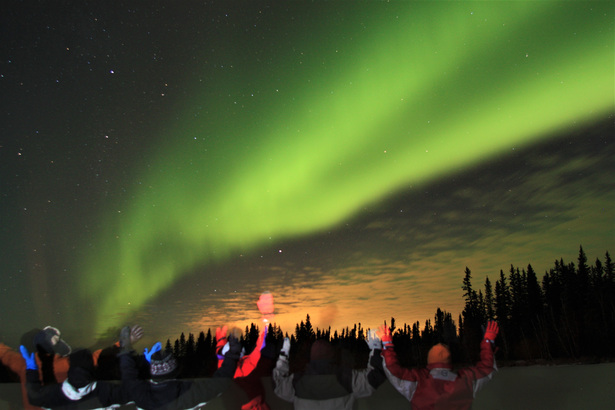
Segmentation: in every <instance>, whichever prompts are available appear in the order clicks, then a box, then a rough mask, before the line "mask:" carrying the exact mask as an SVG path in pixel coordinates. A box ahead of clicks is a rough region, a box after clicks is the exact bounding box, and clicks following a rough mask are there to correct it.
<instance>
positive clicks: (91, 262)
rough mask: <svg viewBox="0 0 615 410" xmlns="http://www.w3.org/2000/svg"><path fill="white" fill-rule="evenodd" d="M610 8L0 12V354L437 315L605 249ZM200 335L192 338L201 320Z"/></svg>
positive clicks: (60, 8)
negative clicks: (40, 331) (271, 318)
mask: <svg viewBox="0 0 615 410" xmlns="http://www.w3.org/2000/svg"><path fill="white" fill-rule="evenodd" d="M614 15H615V6H614V5H613V4H612V3H610V2H592V1H587V2H522V1H519V2H512V1H511V2H403V1H398V2H375V1H373V2H352V3H351V2H318V1H317V2H261V1H249V2H248V1H242V2H235V1H230V2H229V1H212V2H209V1H208V2H204V1H198V2H197V1H192V0H189V1H185V2H180V4H175V3H172V2H168V1H148V2H145V1H115V2H105V3H103V2H75V3H74V4H71V2H62V3H59V2H43V1H38V2H37V1H25V2H17V1H13V2H9V3H8V4H6V5H3V6H2V12H1V13H0V19H1V21H0V27H1V35H2V45H1V46H0V91H1V92H2V100H1V104H2V107H1V110H0V115H2V139H1V140H0V141H1V142H0V167H1V174H0V184H1V196H0V218H1V224H0V228H1V230H0V244H1V245H2V253H1V258H2V259H1V264H0V266H1V267H0V311H1V312H2V315H0V340H5V341H6V342H8V343H11V344H16V343H17V340H18V338H19V336H20V335H21V334H22V333H23V332H25V331H27V330H29V329H31V328H32V327H41V326H45V325H54V326H57V327H59V328H60V329H61V330H62V332H63V335H64V336H65V337H66V339H67V340H68V341H69V342H71V341H72V344H73V345H79V344H81V345H88V344H92V343H93V341H94V340H95V339H96V338H97V337H100V336H102V335H105V334H108V333H109V332H114V331H115V330H116V329H118V328H119V327H120V326H121V325H123V324H125V323H135V322H137V323H140V324H141V325H142V326H143V327H144V328H145V330H146V334H147V338H148V340H163V341H164V340H166V339H167V338H175V337H177V336H178V335H179V333H180V332H192V333H198V332H200V331H201V330H206V329H207V328H210V327H211V328H213V327H216V326H219V325H221V324H229V325H237V326H240V327H244V326H245V325H246V324H248V323H250V322H256V321H257V320H258V318H259V313H258V311H257V309H256V304H255V302H256V300H257V299H258V296H259V295H260V293H261V292H263V291H271V292H272V293H273V294H274V297H275V300H276V318H275V321H276V323H278V324H279V325H281V326H282V328H283V330H285V331H288V332H292V331H293V330H294V325H295V324H296V323H298V322H299V321H300V320H304V319H305V317H306V314H310V316H311V319H312V323H313V325H315V326H318V327H320V328H325V327H328V326H331V327H332V328H333V329H341V328H343V327H346V326H352V325H353V324H354V323H362V325H363V326H364V327H375V326H377V325H378V324H379V323H381V322H382V320H385V319H386V320H389V319H390V318H391V317H395V318H396V321H397V322H398V323H414V322H416V321H421V322H424V321H425V320H426V319H429V318H432V317H433V315H434V313H435V310H436V308H438V307H440V308H441V309H444V310H447V311H448V312H451V313H452V314H453V317H454V318H456V317H457V315H458V314H459V313H460V312H461V309H462V307H463V296H462V295H463V292H462V290H461V282H462V279H463V273H464V270H465V268H466V267H468V268H469V269H470V270H471V271H472V275H473V278H474V281H475V285H476V286H479V287H480V286H482V284H483V283H484V280H485V277H486V276H489V277H490V279H491V280H492V282H494V281H495V279H496V276H498V275H499V271H500V270H501V269H502V270H504V271H505V272H507V271H508V269H509V268H510V265H511V264H512V265H514V266H517V267H521V268H524V267H527V265H528V264H531V265H532V266H533V268H534V269H535V270H536V271H537V273H538V274H539V275H540V276H542V274H544V272H545V271H546V270H548V269H549V268H551V267H552V266H553V261H554V260H555V259H559V258H564V260H565V261H567V262H574V261H576V258H577V256H578V252H579V246H581V245H582V246H583V249H584V250H585V252H586V254H587V256H588V259H589V261H590V262H593V261H595V260H596V258H600V259H601V260H603V259H604V255H605V252H607V251H609V252H613V251H614V250H615V246H613V245H615V210H614V209H613V206H612V204H613V203H615V189H614V188H615V183H614V182H613V178H612V176H613V175H614V174H615V160H614V159H615V141H614V138H613V136H614V135H615V133H614V131H615V129H614V125H613V124H614V122H613V114H614V112H615V104H614V100H615V98H614V89H615V86H614V77H613V73H614V72H615V70H614V61H615V52H614V32H613V22H614ZM212 330H213V329H212Z"/></svg>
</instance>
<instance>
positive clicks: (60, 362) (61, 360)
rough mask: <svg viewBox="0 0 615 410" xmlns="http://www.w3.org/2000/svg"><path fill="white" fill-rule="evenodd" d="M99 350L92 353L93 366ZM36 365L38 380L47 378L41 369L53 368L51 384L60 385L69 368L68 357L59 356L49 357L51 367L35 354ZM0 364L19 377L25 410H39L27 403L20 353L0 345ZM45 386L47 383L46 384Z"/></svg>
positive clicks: (24, 368) (23, 366)
mask: <svg viewBox="0 0 615 410" xmlns="http://www.w3.org/2000/svg"><path fill="white" fill-rule="evenodd" d="M100 352H101V350H96V351H95V352H93V353H92V358H93V359H94V364H96V363H97V362H98V357H99V355H100ZM35 357H36V363H37V366H38V368H39V369H41V370H39V371H38V374H39V380H45V381H47V380H46V379H47V377H44V375H43V369H45V368H48V367H52V368H53V375H52V376H53V378H55V380H53V382H57V383H62V382H63V381H64V380H66V378H67V374H68V367H69V359H68V357H63V356H59V355H53V356H49V359H50V360H51V362H52V363H51V366H49V363H43V362H41V359H40V355H39V354H36V355H35ZM0 362H2V364H4V365H5V366H6V367H8V368H9V369H11V371H13V372H14V373H15V374H17V375H18V376H19V380H20V382H21V394H22V398H23V405H24V409H25V410H40V407H37V406H36V405H33V404H31V403H30V402H29V401H28V392H27V388H26V361H25V360H24V358H23V356H22V355H21V353H20V352H18V351H15V350H13V349H11V348H10V347H9V346H7V345H5V344H3V343H0ZM46 384H47V383H46Z"/></svg>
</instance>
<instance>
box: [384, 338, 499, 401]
mask: <svg viewBox="0 0 615 410" xmlns="http://www.w3.org/2000/svg"><path fill="white" fill-rule="evenodd" d="M480 347H481V353H480V361H479V362H478V363H477V364H476V366H472V367H466V368H463V369H459V370H458V371H457V372H454V371H452V369H451V367H450V366H448V367H434V368H430V367H429V366H428V367H427V368H423V369H406V368H403V367H401V366H400V365H399V362H398V360H397V355H396V354H395V351H394V349H393V347H388V348H387V349H386V350H385V351H384V352H383V355H384V361H385V373H386V375H387V377H388V379H389V381H390V382H391V384H392V385H393V387H395V389H396V390H397V391H399V392H400V393H401V394H402V395H403V396H404V397H405V398H406V399H408V400H409V401H410V403H411V408H412V410H423V409H471V408H472V401H473V400H474V397H476V393H478V391H479V390H480V389H481V388H482V387H483V386H484V384H485V383H486V382H488V381H489V380H490V379H491V378H492V377H493V374H494V373H495V372H496V371H497V366H496V364H495V360H494V355H493V350H492V348H491V344H490V343H489V342H487V341H485V340H483V341H482V342H481V345H480ZM440 366H442V365H441V364H440ZM444 366H446V365H444Z"/></svg>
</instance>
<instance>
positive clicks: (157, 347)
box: [143, 342, 162, 363]
mask: <svg viewBox="0 0 615 410" xmlns="http://www.w3.org/2000/svg"><path fill="white" fill-rule="evenodd" d="M161 350H162V344H161V343H160V342H156V344H154V345H153V346H152V350H149V351H148V350H147V347H146V348H145V350H144V351H143V355H144V356H145V360H147V362H148V363H151V362H152V355H153V354H154V353H156V352H159V351H161Z"/></svg>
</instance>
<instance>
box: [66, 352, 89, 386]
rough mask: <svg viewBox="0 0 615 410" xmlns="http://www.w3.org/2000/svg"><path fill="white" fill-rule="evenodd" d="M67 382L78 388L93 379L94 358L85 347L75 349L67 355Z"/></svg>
mask: <svg viewBox="0 0 615 410" xmlns="http://www.w3.org/2000/svg"><path fill="white" fill-rule="evenodd" d="M69 360H70V367H69V368H68V382H69V383H70V384H71V385H72V386H73V387H75V388H76V389H80V388H82V387H84V386H86V385H88V384H90V383H91V382H92V381H94V360H93V359H92V353H91V352H90V351H89V350H87V349H82V350H77V351H76V352H73V353H71V355H70V356H69Z"/></svg>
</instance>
